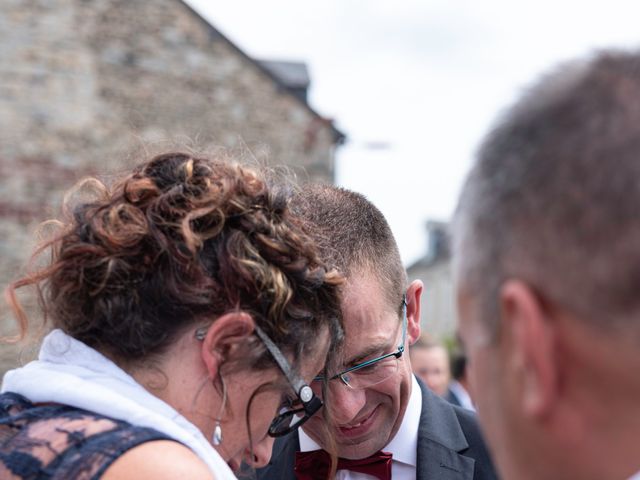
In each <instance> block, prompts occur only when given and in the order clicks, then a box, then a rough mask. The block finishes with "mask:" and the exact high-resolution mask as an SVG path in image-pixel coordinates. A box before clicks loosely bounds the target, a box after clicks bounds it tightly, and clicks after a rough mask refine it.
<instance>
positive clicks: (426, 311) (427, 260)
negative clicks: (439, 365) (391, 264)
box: [407, 221, 456, 340]
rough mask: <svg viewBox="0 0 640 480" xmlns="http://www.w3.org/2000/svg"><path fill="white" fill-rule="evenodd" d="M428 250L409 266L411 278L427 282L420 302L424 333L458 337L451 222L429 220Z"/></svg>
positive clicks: (439, 336) (450, 337)
mask: <svg viewBox="0 0 640 480" xmlns="http://www.w3.org/2000/svg"><path fill="white" fill-rule="evenodd" d="M426 227H427V240H428V247H427V253H426V254H425V256H424V257H422V258H421V259H419V260H418V261H417V262H415V263H413V264H412V265H411V266H410V267H409V268H407V274H408V276H409V280H415V279H419V280H422V281H423V282H424V291H423V293H422V300H421V301H420V307H421V314H420V316H421V318H420V325H421V327H422V332H423V333H426V334H428V335H430V336H433V337H435V338H436V339H438V340H447V339H452V338H454V336H455V328H456V308H455V291H454V286H453V277H452V272H451V251H450V248H449V233H448V225H447V224H446V223H444V222H435V221H428V222H427V224H426Z"/></svg>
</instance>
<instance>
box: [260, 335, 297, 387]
mask: <svg viewBox="0 0 640 480" xmlns="http://www.w3.org/2000/svg"><path fill="white" fill-rule="evenodd" d="M254 327H255V331H256V335H258V337H260V340H262V342H263V343H264V344H265V346H266V347H267V350H269V353H271V355H272V356H273V359H274V360H275V361H276V363H277V364H278V367H279V368H280V370H282V373H284V376H285V377H287V379H288V380H289V382H291V385H292V386H293V388H294V390H295V392H296V393H297V394H299V393H300V390H301V389H302V388H303V387H305V386H306V384H305V383H304V381H303V380H302V379H300V378H298V377H297V375H293V372H292V371H291V368H290V367H289V362H288V361H287V359H286V358H284V355H282V352H280V349H279V348H278V347H277V346H276V345H275V343H273V341H272V340H271V339H270V338H269V337H268V336H267V334H266V333H264V331H263V330H262V329H261V328H260V327H259V326H258V325H254Z"/></svg>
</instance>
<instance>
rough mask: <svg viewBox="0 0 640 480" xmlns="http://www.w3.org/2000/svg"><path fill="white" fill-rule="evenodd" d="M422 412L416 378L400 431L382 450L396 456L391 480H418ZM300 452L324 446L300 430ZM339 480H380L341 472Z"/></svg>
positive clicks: (392, 466)
mask: <svg viewBox="0 0 640 480" xmlns="http://www.w3.org/2000/svg"><path fill="white" fill-rule="evenodd" d="M421 412H422V391H421V390H420V385H418V382H417V381H416V378H415V377H414V376H413V375H412V376H411V395H410V396H409V403H408V404H407V410H406V411H405V413H404V418H403V419H402V423H401V424H400V428H399V429H398V431H397V432H396V435H395V436H394V437H393V439H392V440H391V441H390V442H389V443H388V444H387V445H386V446H385V447H383V448H382V451H383V452H388V453H391V454H392V455H393V460H392V462H391V477H392V478H393V480H413V479H415V478H416V465H417V463H418V427H419V425H420V413H421ZM299 438H300V451H301V452H310V451H313V450H321V448H322V447H320V445H318V444H317V443H316V442H314V441H313V440H312V439H311V438H310V437H309V436H308V435H307V434H306V433H305V432H304V428H301V429H300V431H299ZM336 480H377V479H376V478H375V477H373V476H371V475H368V474H366V473H360V472H352V471H350V470H338V471H337V472H336Z"/></svg>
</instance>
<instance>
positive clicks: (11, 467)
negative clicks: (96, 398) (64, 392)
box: [0, 392, 172, 480]
mask: <svg viewBox="0 0 640 480" xmlns="http://www.w3.org/2000/svg"><path fill="white" fill-rule="evenodd" d="M152 440H172V439H171V438H170V437H168V436H167V435H165V434H163V433H160V432H158V431H156V430H153V429H151V428H144V427H136V426H133V425H131V424H129V423H127V422H124V421H120V420H114V419H111V418H109V417H105V416H103V415H98V414H95V413H91V412H88V411H86V410H80V409H78V408H74V407H70V406H67V405H59V404H33V403H31V402H30V401H29V400H27V399H26V398H25V397H23V396H22V395H18V394H16V393H11V392H7V393H3V394H1V395H0V479H1V480H5V479H16V480H18V479H20V480H21V479H30V480H49V479H51V480H62V479H65V480H67V479H79V480H85V479H86V480H94V479H99V478H100V477H101V476H102V474H103V473H104V472H105V470H106V469H107V468H108V467H109V466H110V465H111V464H112V463H113V462H114V461H115V460H116V459H117V458H118V457H119V456H120V455H122V454H123V453H124V452H126V451H127V450H129V449H131V448H133V447H135V446H137V445H140V444H141V443H144V442H149V441H152Z"/></svg>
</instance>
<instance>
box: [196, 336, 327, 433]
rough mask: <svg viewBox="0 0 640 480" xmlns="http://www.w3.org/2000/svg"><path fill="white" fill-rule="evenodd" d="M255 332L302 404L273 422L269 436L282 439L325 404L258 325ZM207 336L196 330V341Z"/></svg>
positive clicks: (275, 418)
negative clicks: (295, 418)
mask: <svg viewBox="0 0 640 480" xmlns="http://www.w3.org/2000/svg"><path fill="white" fill-rule="evenodd" d="M254 331H255V333H256V335H257V336H258V338H259V339H260V340H261V341H262V343H263V344H264V346H265V347H266V348H267V350H268V351H269V353H270V354H271V356H272V357H273V359H274V360H275V362H276V364H277V365H278V367H279V368H280V370H281V371H282V373H283V374H284V376H285V378H286V379H287V382H288V383H289V385H290V386H291V388H292V389H293V391H294V393H295V394H296V397H298V400H299V401H300V403H301V404H302V408H299V409H296V410H288V411H286V412H284V413H279V414H278V415H276V416H275V417H274V419H273V420H272V421H271V425H270V426H269V430H268V432H267V433H268V434H269V436H270V437H274V438H276V437H282V436H284V435H287V434H288V433H291V432H292V431H294V430H297V429H298V428H299V427H300V426H302V424H304V423H305V422H306V421H307V420H309V418H311V417H312V416H313V415H314V414H315V413H316V412H317V411H318V410H320V408H322V405H323V403H322V400H320V398H318V396H317V395H316V394H315V393H314V392H313V390H312V389H311V387H310V386H309V385H307V383H306V382H305V381H304V380H303V379H302V378H300V376H299V375H297V374H296V373H295V372H294V370H293V368H291V365H290V364H289V362H288V361H287V359H286V358H285V356H284V355H283V354H282V351H281V350H280V349H279V348H278V347H277V346H276V344H275V343H273V340H271V338H269V336H268V335H267V334H266V333H265V332H264V331H263V330H262V329H261V328H260V327H259V326H258V325H254ZM205 335H206V329H205V328H200V329H198V330H196V335H195V336H196V339H198V340H204V338H205ZM302 412H304V416H301V417H298V421H297V422H296V423H295V424H293V425H290V426H289V428H287V429H285V430H282V431H274V430H273V429H274V428H275V425H278V424H280V423H281V422H282V421H283V420H284V419H285V417H293V416H294V415H297V414H300V413H302Z"/></svg>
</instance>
